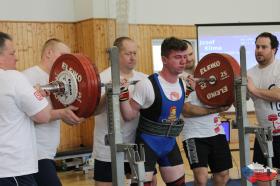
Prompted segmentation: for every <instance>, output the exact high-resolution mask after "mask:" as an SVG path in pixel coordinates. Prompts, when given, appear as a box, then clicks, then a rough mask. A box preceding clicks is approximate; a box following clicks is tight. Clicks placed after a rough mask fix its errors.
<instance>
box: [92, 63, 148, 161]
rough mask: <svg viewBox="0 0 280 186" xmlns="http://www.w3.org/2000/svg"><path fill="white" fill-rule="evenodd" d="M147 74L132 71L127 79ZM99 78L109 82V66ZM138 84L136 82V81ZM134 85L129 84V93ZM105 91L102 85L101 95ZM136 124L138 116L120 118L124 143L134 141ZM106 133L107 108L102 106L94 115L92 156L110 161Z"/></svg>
mask: <svg viewBox="0 0 280 186" xmlns="http://www.w3.org/2000/svg"><path fill="white" fill-rule="evenodd" d="M146 77H147V75H145V74H143V73H141V72H137V71H133V77H132V78H131V79H129V80H128V81H134V80H141V79H143V78H146ZM121 78H122V77H121ZM100 80H101V82H102V83H109V82H111V68H110V67H109V68H107V69H105V70H104V71H103V72H101V73H100ZM137 84H138V83H137ZM134 87H135V86H134V85H130V86H129V94H130V96H131V95H132V92H133V90H134ZM104 93H105V88H104V87H102V90H101V95H103V94H104ZM137 124H138V118H136V119H134V120H132V121H129V122H124V121H123V120H122V118H121V127H122V135H123V142H124V143H135V132H136V128H137ZM106 134H108V126H107V109H106V108H103V111H102V113H101V114H99V115H97V116H95V128H94V144H93V157H94V158H95V159H97V160H99V161H106V162H111V152H110V146H106V145H105V141H104V139H105V135H106Z"/></svg>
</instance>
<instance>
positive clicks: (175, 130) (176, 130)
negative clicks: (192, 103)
mask: <svg viewBox="0 0 280 186" xmlns="http://www.w3.org/2000/svg"><path fill="white" fill-rule="evenodd" d="M183 126H184V120H182V119H178V120H176V121H174V122H170V123H168V122H162V123H161V122H155V121H152V120H149V119H147V118H145V117H143V116H141V115H140V118H139V125H138V131H140V132H144V133H148V134H152V135H158V136H167V137H177V136H179V134H180V133H181V131H182V130H183Z"/></svg>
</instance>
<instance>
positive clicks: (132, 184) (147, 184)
mask: <svg viewBox="0 0 280 186" xmlns="http://www.w3.org/2000/svg"><path fill="white" fill-rule="evenodd" d="M130 186H138V183H131V184H130ZM144 186H152V182H151V181H147V182H145V183H144Z"/></svg>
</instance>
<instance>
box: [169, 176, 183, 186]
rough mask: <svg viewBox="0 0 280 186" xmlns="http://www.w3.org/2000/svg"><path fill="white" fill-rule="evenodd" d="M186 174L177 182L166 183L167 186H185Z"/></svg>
mask: <svg viewBox="0 0 280 186" xmlns="http://www.w3.org/2000/svg"><path fill="white" fill-rule="evenodd" d="M185 184H186V183H185V174H184V175H183V176H182V177H180V178H179V179H177V180H176V181H173V182H170V183H166V186H185Z"/></svg>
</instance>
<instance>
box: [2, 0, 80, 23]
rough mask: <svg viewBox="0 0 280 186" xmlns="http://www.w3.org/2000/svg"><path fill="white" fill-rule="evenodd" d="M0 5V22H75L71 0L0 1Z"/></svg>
mask: <svg viewBox="0 0 280 186" xmlns="http://www.w3.org/2000/svg"><path fill="white" fill-rule="evenodd" d="M81 1H83V0H81ZM0 3H1V6H0V19H1V20H14V21H73V20H75V14H74V3H73V0H0Z"/></svg>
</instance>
